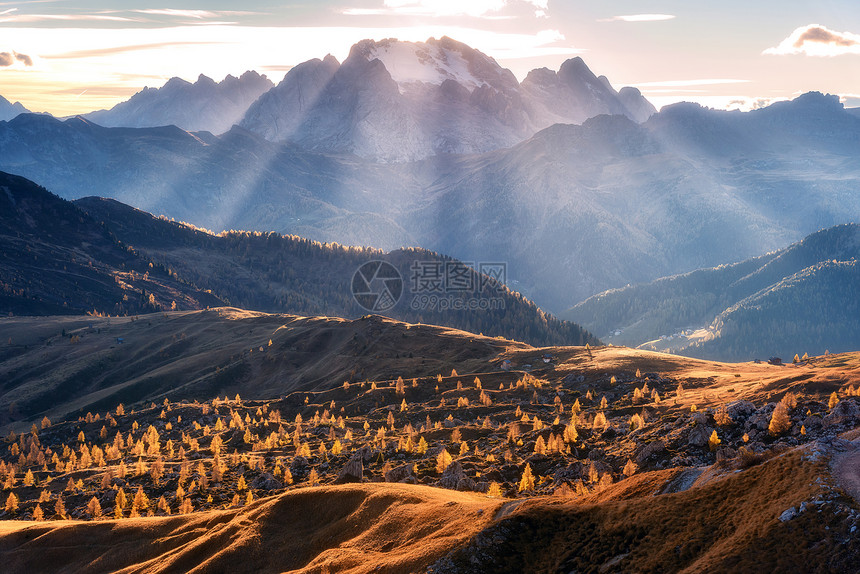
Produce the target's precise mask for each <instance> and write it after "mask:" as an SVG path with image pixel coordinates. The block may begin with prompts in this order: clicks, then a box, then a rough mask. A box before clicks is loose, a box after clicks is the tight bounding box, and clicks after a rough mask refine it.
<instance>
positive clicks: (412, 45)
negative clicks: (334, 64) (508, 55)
mask: <svg viewBox="0 0 860 574" xmlns="http://www.w3.org/2000/svg"><path fill="white" fill-rule="evenodd" d="M446 40H448V41H446ZM355 48H356V50H355V51H356V52H357V53H359V54H361V55H362V56H363V57H365V58H367V60H368V61H370V60H374V59H376V60H379V61H380V62H382V64H383V65H384V66H385V69H386V70H388V73H389V74H390V75H391V78H392V79H393V80H394V81H395V82H397V84H398V86H399V87H400V91H401V93H402V92H403V91H404V90H403V89H404V86H408V85H409V84H415V83H423V84H433V85H437V86H441V85H442V84H443V83H444V82H445V81H446V80H453V81H455V82H457V83H458V84H460V85H461V86H464V87H465V88H466V89H468V90H469V91H470V92H471V91H474V90H475V89H476V88H479V87H481V86H485V85H488V84H489V82H488V81H487V79H485V78H482V77H480V75H479V74H476V68H478V69H480V68H481V66H478V65H476V64H477V63H478V61H479V60H482V59H483V60H488V61H490V62H492V64H493V65H494V66H495V67H498V64H496V63H495V61H494V60H492V59H491V58H489V57H488V56H486V55H484V54H482V53H481V52H479V51H478V50H474V49H472V48H469V47H468V46H466V45H465V44H460V43H459V42H454V41H453V40H449V39H447V38H442V40H435V39H434V38H430V39H429V40H428V41H427V42H402V41H400V40H396V39H393V38H388V39H385V40H381V41H379V42H374V41H372V40H364V41H362V42H359V44H357V45H356V46H355Z"/></svg>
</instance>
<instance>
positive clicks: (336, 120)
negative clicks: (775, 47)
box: [0, 37, 656, 162]
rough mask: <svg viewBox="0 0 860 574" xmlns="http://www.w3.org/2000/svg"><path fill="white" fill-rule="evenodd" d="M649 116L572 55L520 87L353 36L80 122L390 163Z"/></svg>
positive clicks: (416, 50)
mask: <svg viewBox="0 0 860 574" xmlns="http://www.w3.org/2000/svg"><path fill="white" fill-rule="evenodd" d="M655 111H656V110H655V108H654V106H652V105H651V103H650V102H648V101H647V100H646V99H645V98H644V97H642V95H641V93H639V90H637V89H636V88H632V87H625V88H622V89H621V90H620V91H616V90H615V89H614V88H613V87H612V85H611V84H610V83H609V80H608V79H607V78H606V77H605V76H600V77H597V76H595V75H594V73H592V72H591V70H590V69H589V68H588V66H586V65H585V62H583V60H582V59H581V58H573V59H571V60H568V61H566V62H564V63H563V64H562V66H561V68H560V69H559V70H558V71H557V72H556V71H553V70H549V69H547V68H540V69H536V70H532V72H531V73H529V74H528V76H527V77H526V78H525V79H524V80H523V82H522V83H520V82H518V81H517V79H516V77H514V75H513V73H512V72H511V71H510V70H507V69H505V68H502V67H501V66H500V65H499V64H498V63H497V62H496V61H495V60H494V59H493V58H490V57H489V56H487V55H485V54H483V53H482V52H480V51H478V50H476V49H474V48H471V47H469V46H467V45H466V44H463V43H461V42H457V41H455V40H452V39H451V38H448V37H442V38H441V39H439V40H436V39H435V38H430V39H429V40H427V42H404V41H399V40H395V39H387V40H381V41H378V42H377V41H373V40H364V41H361V42H359V43H358V44H356V45H355V46H353V47H352V50H351V51H350V54H349V56H348V57H347V58H346V60H344V62H343V63H340V62H338V61H337V59H336V58H334V57H333V56H331V55H328V56H326V57H325V58H324V59H322V60H320V59H313V60H309V61H307V62H304V63H301V64H299V65H297V66H295V67H293V68H292V69H291V70H290V71H289V72H288V73H287V74H286V76H285V77H284V79H283V81H281V82H280V83H279V84H278V85H277V86H273V84H272V83H271V82H270V81H269V80H268V78H266V76H261V75H259V74H258V73H257V72H253V71H248V72H245V73H244V74H242V75H241V76H240V77H239V78H236V77H233V76H227V77H226V78H225V79H224V80H223V81H221V82H219V83H215V81H213V80H212V79H211V78H208V77H206V76H203V75H201V76H200V77H199V78H198V80H197V81H196V82H194V83H193V84H192V83H189V82H187V81H185V80H183V79H181V78H172V79H170V80H169V81H168V82H167V83H166V84H165V85H164V86H162V87H161V88H145V89H144V90H142V91H140V92H138V93H137V94H135V95H134V96H132V98H131V99H129V100H128V101H125V102H122V103H120V104H117V105H116V106H114V107H113V108H111V109H110V110H99V111H96V112H91V113H88V114H83V117H84V118H85V119H87V120H88V121H91V122H94V123H96V124H99V125H101V126H104V127H134V128H140V127H161V126H167V125H175V126H177V127H179V128H181V129H183V130H187V131H194V132H198V131H206V132H210V133H213V134H221V133H223V132H226V131H228V130H229V129H230V128H231V127H232V126H233V125H234V124H241V125H242V126H243V127H244V128H246V129H248V130H249V131H251V132H253V133H255V134H258V135H260V136H262V137H264V138H265V139H267V140H270V141H273V142H292V143H295V144H298V145H300V146H301V147H303V148H306V149H310V150H317V151H321V152H330V153H340V154H343V153H350V154H355V155H357V156H360V157H364V158H370V159H373V160H376V161H383V162H400V161H413V160H417V159H422V158H425V157H429V156H431V155H438V154H462V153H480V152H486V151H490V150H494V149H499V148H503V147H510V146H511V145H514V144H516V143H518V142H520V141H522V140H524V139H526V138H528V137H530V136H532V135H534V133H535V132H537V131H539V130H541V129H543V128H545V127H548V126H550V125H552V124H555V123H559V122H562V123H582V122H583V121H585V120H586V119H588V118H590V117H594V116H596V115H600V114H622V115H626V116H628V117H630V118H631V119H633V120H635V121H639V122H641V121H644V120H646V119H647V118H648V117H649V116H650V115H652V114H653V113H654V112H655ZM0 119H11V117H8V118H3V117H2V116H0Z"/></svg>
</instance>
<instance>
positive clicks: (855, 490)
mask: <svg viewBox="0 0 860 574" xmlns="http://www.w3.org/2000/svg"><path fill="white" fill-rule="evenodd" d="M850 445H851V446H850V448H849V450H848V451H847V452H845V453H842V454H840V455H839V456H838V457H837V458H836V460H834V462H833V476H834V477H835V478H836V481H837V482H838V483H839V486H841V487H842V489H843V490H845V492H847V493H848V494H850V495H851V496H853V497H854V500H856V501H857V502H860V440H855V441H853V442H851V443H850Z"/></svg>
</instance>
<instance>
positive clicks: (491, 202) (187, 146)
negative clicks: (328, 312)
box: [0, 93, 860, 312]
mask: <svg viewBox="0 0 860 574" xmlns="http://www.w3.org/2000/svg"><path fill="white" fill-rule="evenodd" d="M858 158H860V118H858V117H856V116H855V115H853V114H850V113H848V112H846V110H845V109H843V107H842V105H841V104H840V103H839V101H838V99H837V98H836V97H835V96H825V95H822V94H819V93H809V94H805V95H803V96H801V97H798V98H797V99H795V100H793V101H791V102H784V103H780V104H774V105H772V106H770V107H767V108H764V109H761V110H757V111H753V112H746V113H742V112H724V111H715V110H710V109H706V108H702V107H701V106H698V105H696V104H677V105H673V106H669V107H667V108H664V109H663V110H662V111H661V112H660V113H658V114H655V115H653V116H652V117H651V118H650V119H648V120H647V121H646V122H644V123H642V124H637V123H636V122H634V121H632V120H630V119H629V118H626V117H624V116H607V115H604V116H598V117H596V118H591V119H589V120H587V121H586V122H584V123H583V124H582V125H564V124H556V125H554V126H552V127H550V128H547V129H545V130H542V131H540V132H538V133H537V134H536V135H534V136H533V137H531V138H529V139H527V140H526V141H524V142H522V143H519V144H517V145H515V146H513V147H511V148H507V149H501V150H496V151H493V152H488V153H486V154H471V155H437V156H433V157H430V158H427V159H425V160H421V161H416V162H410V163H393V164H384V163H379V162H377V161H373V160H370V159H361V158H357V157H355V156H354V155H337V154H329V153H320V152H316V151H309V150H307V149H304V148H302V147H300V146H298V145H297V144H292V143H286V144H285V143H274V142H270V141H268V140H266V139H264V138H262V137H260V136H258V135H255V134H253V133H252V132H249V131H247V130H246V129H244V128H241V127H234V128H232V129H231V130H230V131H229V132H227V133H225V134H223V135H221V136H213V135H211V134H206V133H196V134H193V133H189V132H186V131H183V130H180V129H179V128H176V127H161V128H141V129H130V128H103V127H101V126H98V125H96V124H93V123H91V122H88V121H86V120H84V119H82V118H74V119H70V120H67V121H65V122H63V121H60V120H57V119H54V118H51V117H47V116H40V115H32V114H22V115H20V116H18V117H17V118H15V119H13V120H11V121H9V122H0V169H4V170H7V171H10V172H13V173H18V174H21V175H24V176H25V177H28V178H29V179H32V180H34V181H37V182H39V183H40V184H42V185H45V186H47V187H48V188H50V189H51V190H53V191H54V192H56V193H58V194H59V195H60V196H62V197H65V198H68V199H75V198H80V197H84V196H89V195H98V196H104V197H113V198H115V199H117V200H119V201H122V202H123V203H127V204H130V205H133V206H135V207H139V208H141V209H144V210H146V211H149V212H153V213H157V214H164V215H167V216H170V217H174V218H176V219H179V220H183V221H189V222H192V223H194V224H196V225H200V226H203V227H207V228H213V229H216V230H221V229H231V228H232V229H253V230H273V231H276V232H278V233H287V234H290V233H291V234H296V235H301V236H303V237H307V238H310V239H315V240H318V241H324V242H339V243H341V244H350V245H372V246H376V247H381V248H384V249H388V250H390V249H396V248H398V247H401V246H421V247H425V248H427V249H432V250H435V251H438V252H442V253H447V254H450V255H451V256H453V257H456V258H457V259H459V260H462V261H470V262H474V263H478V262H481V261H503V262H505V263H506V264H507V268H508V277H509V279H511V280H512V282H511V285H512V286H513V287H514V288H515V289H516V290H517V291H520V292H522V293H523V294H525V295H526V296H527V297H529V298H530V299H532V300H534V301H535V302H536V303H538V304H539V305H540V306H541V307H543V308H546V309H548V310H550V311H554V312H561V311H562V310H564V309H567V308H569V307H570V306H572V305H574V304H576V303H578V302H580V301H582V300H584V299H586V298H588V297H589V296H591V295H594V294H596V293H599V292H602V291H604V290H606V289H611V288H618V287H622V286H624V285H626V284H628V283H630V284H637V283H644V282H648V281H653V280H655V279H657V278H659V277H664V276H669V275H673V274H677V273H685V272H689V271H692V270H694V269H698V268H707V267H712V266H716V265H721V264H724V263H727V262H733V261H741V260H744V259H747V258H749V257H755V256H758V255H761V254H762V253H765V252H768V251H772V250H776V249H781V248H783V247H785V246H786V245H788V244H790V243H791V242H793V241H798V240H800V239H802V238H803V237H804V236H806V235H808V234H809V233H812V232H814V231H816V230H818V229H821V228H825V227H829V226H832V225H836V224H839V223H845V222H848V221H852V220H856V219H857V218H858V217H860V196H858V194H857V193H856V189H857V185H858V180H860V159H858Z"/></svg>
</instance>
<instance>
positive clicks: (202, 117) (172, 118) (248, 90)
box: [0, 71, 274, 134]
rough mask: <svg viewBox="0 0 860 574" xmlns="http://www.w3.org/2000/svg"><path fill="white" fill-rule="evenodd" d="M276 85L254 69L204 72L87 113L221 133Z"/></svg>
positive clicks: (107, 122) (133, 123) (122, 123)
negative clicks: (216, 74) (217, 75)
mask: <svg viewBox="0 0 860 574" xmlns="http://www.w3.org/2000/svg"><path fill="white" fill-rule="evenodd" d="M272 86H274V84H273V83H272V82H271V81H269V79H268V78H266V76H265V75H263V76H261V75H259V74H258V73H257V72H253V71H248V72H245V73H244V74H242V75H241V76H239V77H238V78H236V77H234V76H230V75H228V76H227V77H226V78H224V79H223V80H221V81H220V82H218V83H216V82H215V81H214V80H212V79H211V78H208V77H206V76H204V75H202V74H201V75H200V77H199V78H197V81H196V82H194V83H193V84H192V83H190V82H187V81H185V80H183V79H181V78H171V79H170V80H168V81H167V83H166V84H164V86H162V87H160V88H144V89H143V90H142V91H140V92H138V93H136V94H135V95H133V96H132V97H131V99H129V100H127V101H125V102H122V103H119V104H117V105H115V106H114V107H112V108H111V109H109V110H99V111H96V112H90V113H88V114H84V116H83V117H85V118H86V119H88V120H90V121H92V122H95V123H97V124H99V125H101V126H105V127H127V128H148V127H158V126H169V125H175V126H177V127H179V128H181V129H183V130H187V131H192V132H197V131H207V132H211V133H214V134H221V133H224V132H226V131H227V130H229V129H230V128H231V127H232V126H233V124H236V123H238V122H239V120H241V119H242V116H244V115H245V112H246V111H247V110H248V108H249V107H250V106H251V104H253V103H254V102H255V101H256V100H257V98H259V97H260V96H261V95H262V94H264V93H265V92H266V91H268V90H269V88H271V87H272ZM0 119H5V118H0Z"/></svg>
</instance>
